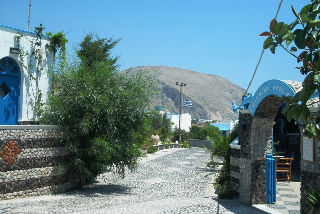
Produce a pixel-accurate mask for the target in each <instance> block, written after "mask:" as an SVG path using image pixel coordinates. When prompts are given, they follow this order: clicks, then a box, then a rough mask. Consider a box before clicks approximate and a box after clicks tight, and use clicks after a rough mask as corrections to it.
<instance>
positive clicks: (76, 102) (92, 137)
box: [43, 35, 152, 187]
mask: <svg viewBox="0 0 320 214" xmlns="http://www.w3.org/2000/svg"><path fill="white" fill-rule="evenodd" d="M80 46H81V49H80V50H82V51H83V52H78V55H79V58H80V61H81V62H80V64H75V65H72V66H70V65H68V66H67V67H65V70H64V71H63V72H61V73H59V75H56V76H55V88H56V91H55V93H54V94H53V95H51V96H50V97H49V101H48V105H47V109H46V112H45V115H44V117H43V121H45V122H47V123H50V124H57V125H59V126H60V127H61V130H62V132H63V137H64V140H65V146H66V148H67V149H68V150H69V151H70V153H71V154H70V157H69V160H68V161H67V162H66V163H65V166H66V167H67V169H68V173H67V175H68V176H69V180H70V181H71V182H73V183H74V185H75V187H82V186H83V185H85V184H90V183H92V182H93V181H94V180H95V178H96V176H97V175H99V174H100V173H103V172H104V171H105V170H111V169H112V170H114V171H116V172H118V173H120V174H121V175H124V170H125V168H126V167H128V168H129V169H134V167H135V166H136V160H137V157H138V156H139V155H140V150H139V145H138V144H137V136H136V135H135V134H136V132H137V131H138V130H139V129H141V127H142V126H143V125H144V124H145V112H146V107H147V105H148V103H149V98H150V93H151V84H152V81H150V80H147V79H146V77H145V76H143V75H140V74H139V75H136V76H134V75H126V74H120V73H117V72H116V70H115V67H116V65H115V62H116V61H115V60H114V58H111V57H110V53H109V51H110V48H112V47H113V46H114V43H113V42H112V41H111V40H105V39H99V38H97V39H96V40H93V38H92V36H90V35H89V38H88V36H87V37H85V39H84V42H83V43H81V45H80ZM92 46H94V47H95V48H94V49H92ZM106 47H109V48H106ZM86 48H87V49H86ZM90 52H96V53H99V54H101V57H100V58H98V59H99V60H98V61H94V58H92V57H89V56H91V55H90ZM103 52H108V53H106V54H103ZM84 53H85V54H84ZM86 57H89V58H88V59H86Z"/></svg>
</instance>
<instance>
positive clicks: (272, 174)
mask: <svg viewBox="0 0 320 214" xmlns="http://www.w3.org/2000/svg"><path fill="white" fill-rule="evenodd" d="M266 161H267V169H266V170H267V173H266V174H267V177H266V183H267V204H272V203H276V200H277V179H276V175H277V174H276V173H277V172H276V170H277V169H276V160H275V159H273V158H272V154H267V158H266Z"/></svg>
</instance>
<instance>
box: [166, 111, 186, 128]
mask: <svg viewBox="0 0 320 214" xmlns="http://www.w3.org/2000/svg"><path fill="white" fill-rule="evenodd" d="M168 118H169V119H170V120H171V122H172V123H173V125H172V129H175V128H179V114H171V115H168ZM180 122H181V123H180V126H181V129H182V130H185V131H186V132H189V131H190V128H191V115H190V114H189V113H186V114H181V121H180Z"/></svg>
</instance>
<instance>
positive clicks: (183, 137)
mask: <svg viewBox="0 0 320 214" xmlns="http://www.w3.org/2000/svg"><path fill="white" fill-rule="evenodd" d="M188 139H189V134H188V132H186V131H185V130H183V129H182V130H181V142H184V141H188ZM173 141H174V142H176V141H179V129H175V130H174V132H173Z"/></svg>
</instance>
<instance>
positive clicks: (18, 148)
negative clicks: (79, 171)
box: [0, 125, 71, 200]
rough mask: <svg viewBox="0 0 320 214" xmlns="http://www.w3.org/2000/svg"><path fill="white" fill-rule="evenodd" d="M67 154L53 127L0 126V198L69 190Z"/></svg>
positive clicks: (58, 134)
mask: <svg viewBox="0 0 320 214" xmlns="http://www.w3.org/2000/svg"><path fill="white" fill-rule="evenodd" d="M67 156H68V152H67V151H66V149H65V148H64V147H63V144H62V140H61V138H60V133H59V131H58V129H57V127H56V126H38V125H25V126H0V200H1V199H12V198H17V197H25V196H34V195H42V194H49V193H56V192H63V191H65V190H67V189H69V188H70V187H71V185H70V183H68V182H67V178H66V176H65V171H64V170H63V169H62V167H61V165H60V164H61V162H62V161H63V160H65V159H66V158H67Z"/></svg>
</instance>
